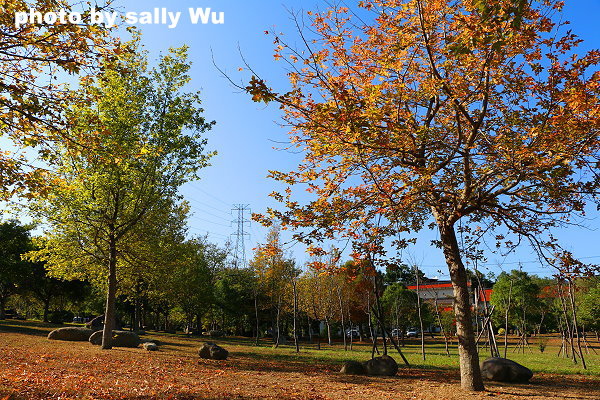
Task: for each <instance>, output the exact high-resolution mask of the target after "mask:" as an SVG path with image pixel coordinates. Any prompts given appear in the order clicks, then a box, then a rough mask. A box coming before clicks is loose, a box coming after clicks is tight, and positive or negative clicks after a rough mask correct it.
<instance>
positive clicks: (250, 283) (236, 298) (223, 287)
mask: <svg viewBox="0 0 600 400" xmlns="http://www.w3.org/2000/svg"><path fill="white" fill-rule="evenodd" d="M256 284H257V282H256V276H255V275H254V271H252V270H251V269H247V268H243V269H238V268H225V269H223V270H221V271H219V273H218V276H217V279H216V282H215V287H214V293H215V304H216V305H217V307H219V308H220V309H221V311H222V312H223V313H224V316H225V317H226V318H227V317H228V319H229V321H230V322H231V327H232V328H234V329H235V330H236V331H237V333H238V334H241V333H243V332H244V330H245V328H247V327H249V326H251V325H250V321H251V320H252V316H253V315H254V290H255V287H256ZM225 328H226V326H223V329H225Z"/></svg>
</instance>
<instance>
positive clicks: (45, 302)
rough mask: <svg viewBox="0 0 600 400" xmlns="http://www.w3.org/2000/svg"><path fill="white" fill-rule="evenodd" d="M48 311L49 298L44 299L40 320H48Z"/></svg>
mask: <svg viewBox="0 0 600 400" xmlns="http://www.w3.org/2000/svg"><path fill="white" fill-rule="evenodd" d="M49 313H50V299H49V298H47V299H44V317H43V319H42V321H44V322H48V314H49Z"/></svg>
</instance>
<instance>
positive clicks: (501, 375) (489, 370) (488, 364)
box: [481, 357, 533, 383]
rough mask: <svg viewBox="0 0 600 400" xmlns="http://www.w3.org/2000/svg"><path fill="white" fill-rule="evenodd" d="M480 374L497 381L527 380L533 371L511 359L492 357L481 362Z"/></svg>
mask: <svg viewBox="0 0 600 400" xmlns="http://www.w3.org/2000/svg"><path fill="white" fill-rule="evenodd" d="M481 375H482V376H483V378H484V379H489V380H491V381H498V382H517V383H518V382H528V381H529V380H530V379H531V378H532V377H533V372H532V371H531V370H530V369H529V368H527V367H524V366H522V365H521V364H519V363H516V362H514V361H512V360H508V359H506V358H501V357H492V358H488V359H486V360H485V361H484V362H483V363H481Z"/></svg>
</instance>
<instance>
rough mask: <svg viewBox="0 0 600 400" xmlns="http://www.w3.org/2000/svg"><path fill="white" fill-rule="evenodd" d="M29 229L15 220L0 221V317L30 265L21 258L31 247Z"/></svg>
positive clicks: (1, 317) (24, 277)
mask: <svg viewBox="0 0 600 400" xmlns="http://www.w3.org/2000/svg"><path fill="white" fill-rule="evenodd" d="M30 230H31V227H28V226H24V225H21V224H20V223H19V222H18V221H15V220H11V221H6V222H3V223H0V319H4V317H5V306H6V302H7V301H8V298H9V297H10V296H12V295H14V294H15V293H17V292H18V290H19V286H20V285H22V284H23V283H24V281H25V279H26V277H27V273H28V271H29V269H30V268H31V267H32V265H31V263H29V262H28V261H24V260H23V259H22V258H21V256H22V255H23V254H25V253H27V252H28V251H30V250H31V249H32V245H31V236H30Z"/></svg>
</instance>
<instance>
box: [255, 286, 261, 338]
mask: <svg viewBox="0 0 600 400" xmlns="http://www.w3.org/2000/svg"><path fill="white" fill-rule="evenodd" d="M254 317H255V318H256V340H255V342H254V344H255V345H256V346H258V340H259V338H260V322H259V320H258V292H257V293H255V294H254Z"/></svg>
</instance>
